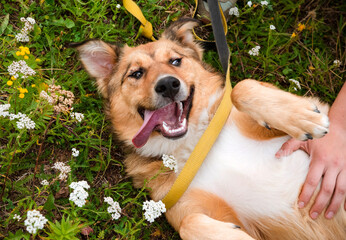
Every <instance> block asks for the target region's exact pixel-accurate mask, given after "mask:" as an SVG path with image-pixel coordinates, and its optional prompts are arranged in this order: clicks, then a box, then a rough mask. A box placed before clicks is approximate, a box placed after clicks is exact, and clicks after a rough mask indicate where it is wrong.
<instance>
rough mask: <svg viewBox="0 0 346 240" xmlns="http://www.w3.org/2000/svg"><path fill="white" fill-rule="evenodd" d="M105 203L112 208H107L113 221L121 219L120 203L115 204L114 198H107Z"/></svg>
mask: <svg viewBox="0 0 346 240" xmlns="http://www.w3.org/2000/svg"><path fill="white" fill-rule="evenodd" d="M104 200H105V202H106V203H108V204H109V205H110V206H109V207H108V208H107V212H108V213H110V214H111V215H112V219H113V220H117V219H119V218H120V213H121V208H120V205H119V203H118V202H114V200H113V198H111V197H105V199H104Z"/></svg>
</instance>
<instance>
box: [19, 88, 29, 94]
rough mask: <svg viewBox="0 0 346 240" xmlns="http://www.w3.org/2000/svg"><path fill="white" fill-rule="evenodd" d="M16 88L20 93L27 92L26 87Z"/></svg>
mask: <svg viewBox="0 0 346 240" xmlns="http://www.w3.org/2000/svg"><path fill="white" fill-rule="evenodd" d="M18 90H19V92H20V93H23V94H24V93H27V92H28V89H26V88H18Z"/></svg>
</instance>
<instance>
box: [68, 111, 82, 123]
mask: <svg viewBox="0 0 346 240" xmlns="http://www.w3.org/2000/svg"><path fill="white" fill-rule="evenodd" d="M70 115H71V117H72V118H73V119H76V120H77V121H78V122H81V121H82V120H83V119H84V114H83V113H78V112H71V114H70Z"/></svg>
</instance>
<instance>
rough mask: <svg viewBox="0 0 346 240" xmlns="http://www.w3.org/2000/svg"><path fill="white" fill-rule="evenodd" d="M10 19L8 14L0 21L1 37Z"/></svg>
mask: <svg viewBox="0 0 346 240" xmlns="http://www.w3.org/2000/svg"><path fill="white" fill-rule="evenodd" d="M9 19H10V14H7V15H6V16H5V18H4V21H2V23H1V26H0V35H2V34H3V33H4V31H5V29H6V28H7V25H8V20H9Z"/></svg>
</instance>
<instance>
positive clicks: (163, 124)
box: [162, 122, 170, 132]
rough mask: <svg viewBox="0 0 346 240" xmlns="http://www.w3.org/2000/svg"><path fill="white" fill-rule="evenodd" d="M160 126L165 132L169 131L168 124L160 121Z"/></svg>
mask: <svg viewBox="0 0 346 240" xmlns="http://www.w3.org/2000/svg"><path fill="white" fill-rule="evenodd" d="M162 126H163V129H165V131H167V132H169V131H170V129H169V126H168V124H167V123H165V122H162Z"/></svg>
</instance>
